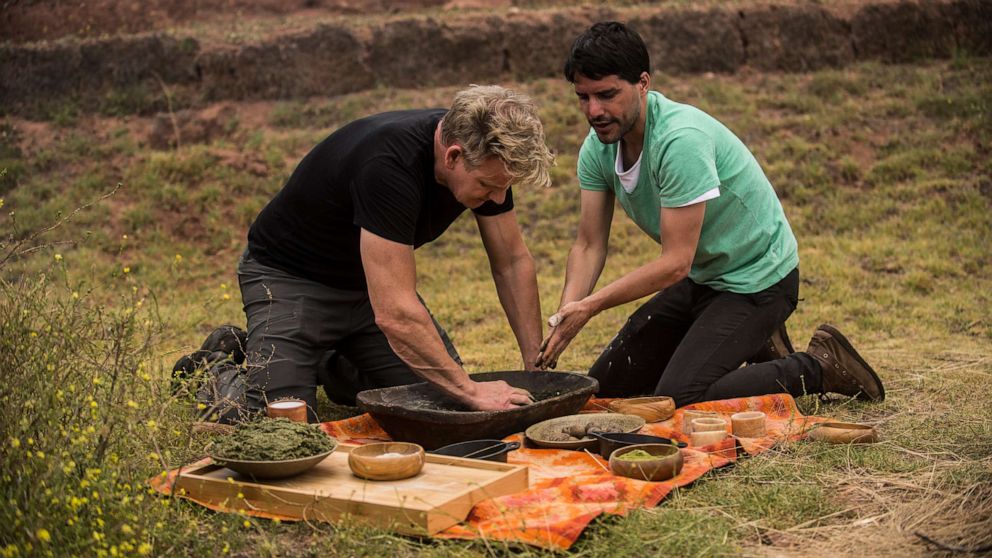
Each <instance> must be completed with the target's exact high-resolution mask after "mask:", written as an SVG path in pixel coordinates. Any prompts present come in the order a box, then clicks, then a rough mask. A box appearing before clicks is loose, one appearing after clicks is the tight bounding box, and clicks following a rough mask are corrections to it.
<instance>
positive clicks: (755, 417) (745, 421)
mask: <svg viewBox="0 0 992 558" xmlns="http://www.w3.org/2000/svg"><path fill="white" fill-rule="evenodd" d="M766 418H767V417H766V416H765V413H762V412H761V411H744V412H742V413H734V414H732V415H730V422H731V424H732V425H733V429H734V436H737V437H738V438H760V437H762V436H764V435H765V433H766V430H765V422H766Z"/></svg>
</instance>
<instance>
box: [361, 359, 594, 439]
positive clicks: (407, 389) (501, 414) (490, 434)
mask: <svg viewBox="0 0 992 558" xmlns="http://www.w3.org/2000/svg"><path fill="white" fill-rule="evenodd" d="M472 379H473V380H475V381H477V382H489V381H493V380H503V381H505V382H506V383H508V384H510V385H511V386H514V387H520V388H524V389H526V390H527V391H529V392H530V393H531V394H532V395H534V396H535V398H536V399H537V401H535V402H534V403H533V404H531V405H524V406H522V407H516V408H514V409H508V410H505V411H472V410H469V409H467V408H465V407H464V406H463V405H461V404H459V403H458V402H457V401H455V400H453V399H451V398H450V397H447V396H445V395H444V394H443V393H441V392H440V391H438V390H437V389H435V388H434V387H433V386H431V385H429V384H427V383H421V384H412V385H408V386H397V387H389V388H381V389H370V390H367V391H363V392H360V393H359V394H358V397H357V399H358V408H359V409H361V410H363V411H365V412H367V413H369V414H370V415H371V416H372V418H373V419H374V420H375V421H376V422H377V423H378V424H379V426H381V427H382V429H383V430H385V431H386V432H387V433H388V434H389V435H390V436H391V437H392V438H393V439H394V440H399V441H403V442H415V443H417V444H420V445H421V446H424V448H425V449H427V450H432V449H434V448H439V447H441V446H446V445H449V444H454V443H456V442H465V441H468V440H479V439H489V438H494V439H498V438H504V437H506V436H509V435H510V434H515V433H517V432H523V431H524V430H526V429H527V427H528V426H530V425H532V424H536V423H538V422H541V421H543V420H547V419H550V418H554V417H560V416H564V415H571V414H574V413H577V412H579V409H581V408H582V407H583V405H585V403H586V401H588V400H589V398H590V397H592V394H593V393H596V390H597V389H599V382H597V381H596V379H595V378H592V377H589V376H586V375H585V374H576V373H572V372H526V371H507V372H483V373H479V374H472Z"/></svg>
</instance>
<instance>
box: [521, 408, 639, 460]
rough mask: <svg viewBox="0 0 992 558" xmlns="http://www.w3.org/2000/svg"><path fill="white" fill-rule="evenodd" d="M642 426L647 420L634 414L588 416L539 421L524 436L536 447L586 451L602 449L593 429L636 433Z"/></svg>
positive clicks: (592, 414)
mask: <svg viewBox="0 0 992 558" xmlns="http://www.w3.org/2000/svg"><path fill="white" fill-rule="evenodd" d="M642 426H644V419H643V418H641V417H638V416H634V415H618V414H616V413H587V414H581V415H569V416H566V417H558V418H553V419H549V420H546V421H544V422H539V423H537V424H534V425H531V426H530V427H529V428H527V430H526V431H525V432H524V435H525V436H526V437H527V440H528V441H529V442H530V443H531V444H532V445H534V446H538V447H542V448H555V449H570V450H578V451H582V450H583V449H594V448H596V447H598V446H599V440H598V439H597V438H596V437H595V436H593V435H592V434H591V431H593V430H598V431H600V432H625V433H632V432H637V431H638V430H640V429H641V427H642ZM576 434H579V435H578V436H576Z"/></svg>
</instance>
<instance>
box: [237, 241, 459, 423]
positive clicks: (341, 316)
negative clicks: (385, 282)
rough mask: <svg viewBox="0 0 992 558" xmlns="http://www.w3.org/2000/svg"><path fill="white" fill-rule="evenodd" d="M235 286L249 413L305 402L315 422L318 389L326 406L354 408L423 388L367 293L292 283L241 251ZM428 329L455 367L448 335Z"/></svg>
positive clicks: (290, 277) (305, 281) (292, 277)
mask: <svg viewBox="0 0 992 558" xmlns="http://www.w3.org/2000/svg"><path fill="white" fill-rule="evenodd" d="M238 283H239V285H240V287H241V298H242V301H243V303H244V310H245V315H246V316H247V318H248V342H247V347H246V351H245V352H246V356H247V373H248V393H247V405H248V409H249V410H251V411H255V410H259V409H262V408H264V407H265V404H266V402H268V401H273V400H275V399H280V398H284V397H296V398H299V399H303V400H305V401H306V402H307V405H308V407H309V408H310V412H309V418H310V421H311V422H313V421H316V420H317V415H316V413H315V412H314V410H315V409H316V407H317V391H316V388H317V386H318V385H321V386H322V387H323V388H324V390H325V391H326V392H327V395H328V397H329V398H330V399H331V400H332V401H335V402H337V403H344V404H350V405H354V397H355V394H357V393H358V392H359V391H363V390H366V389H373V388H380V387H389V386H398V385H405V384H411V383H417V382H421V381H423V380H421V379H420V378H419V377H418V376H417V375H416V374H414V373H413V371H411V370H410V368H409V367H408V366H407V365H406V363H404V362H403V361H402V360H401V359H400V358H399V357H398V356H396V353H394V352H393V349H392V348H391V347H390V346H389V341H388V340H387V339H386V335H385V334H384V333H383V332H382V330H380V329H379V326H377V325H376V324H375V315H374V314H373V312H372V303H371V301H369V296H368V292H366V291H348V290H343V289H335V288H332V287H329V286H327V285H324V284H322V283H317V282H314V281H310V280H308V279H303V278H300V277H296V276H295V275H291V274H289V273H286V272H285V271H282V270H279V269H276V268H273V267H269V266H267V265H264V264H262V263H259V262H258V261H257V260H255V259H254V258H252V257H251V254H249V253H248V252H247V251H245V253H244V255H242V256H241V261H240V262H238ZM421 302H423V300H421ZM431 318H432V319H433V316H431ZM434 326H435V327H436V328H437V330H438V334H439V335H440V336H441V340H442V341H443V342H444V345H445V348H446V349H447V351H448V354H449V355H451V357H452V358H453V359H455V361H456V362H458V363H459V364H461V358H459V356H458V352H457V351H456V350H455V347H454V345H453V344H452V343H451V339H449V338H448V334H447V333H446V332H445V331H444V329H443V328H441V325H440V324H438V323H437V320H434Z"/></svg>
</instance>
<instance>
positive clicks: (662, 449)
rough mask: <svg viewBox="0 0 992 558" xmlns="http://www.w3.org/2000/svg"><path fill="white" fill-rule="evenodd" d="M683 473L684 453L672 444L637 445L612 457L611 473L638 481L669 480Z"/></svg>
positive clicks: (619, 451) (621, 449)
mask: <svg viewBox="0 0 992 558" xmlns="http://www.w3.org/2000/svg"><path fill="white" fill-rule="evenodd" d="M680 471H682V452H680V451H679V448H678V446H673V445H671V444H637V445H633V446H627V447H625V448H620V449H618V450H616V451H614V452H613V453H612V454H611V455H610V472H612V473H613V474H614V475H620V476H623V477H628V478H632V479H637V480H645V481H650V482H658V481H664V480H668V479H670V478H672V477H674V476H675V475H677V474H679V472H680Z"/></svg>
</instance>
